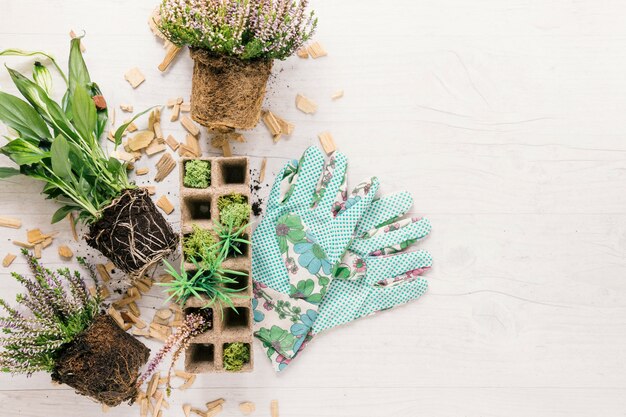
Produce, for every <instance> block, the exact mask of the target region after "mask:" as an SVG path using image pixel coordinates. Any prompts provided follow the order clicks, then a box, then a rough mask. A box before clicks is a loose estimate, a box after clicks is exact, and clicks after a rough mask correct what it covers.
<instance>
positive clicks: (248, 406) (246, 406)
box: [239, 401, 256, 416]
mask: <svg viewBox="0 0 626 417" xmlns="http://www.w3.org/2000/svg"><path fill="white" fill-rule="evenodd" d="M254 410H256V405H254V403H253V402H251V401H245V402H242V403H240V404H239V411H241V412H242V413H243V414H244V415H246V416H247V415H248V414H252V413H253V412H254Z"/></svg>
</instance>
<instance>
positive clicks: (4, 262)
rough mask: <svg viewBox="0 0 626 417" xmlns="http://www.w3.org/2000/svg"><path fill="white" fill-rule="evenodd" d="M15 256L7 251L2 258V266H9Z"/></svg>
mask: <svg viewBox="0 0 626 417" xmlns="http://www.w3.org/2000/svg"><path fill="white" fill-rule="evenodd" d="M15 258H16V256H15V255H13V254H12V253H7V254H6V256H5V257H4V259H3V260H2V266H3V267H5V268H8V267H9V266H11V264H12V263H13V261H14V260H15Z"/></svg>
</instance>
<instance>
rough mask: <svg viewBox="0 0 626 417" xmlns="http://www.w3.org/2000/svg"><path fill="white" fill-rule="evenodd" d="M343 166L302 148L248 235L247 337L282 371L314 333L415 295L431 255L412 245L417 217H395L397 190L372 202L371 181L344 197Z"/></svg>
mask: <svg viewBox="0 0 626 417" xmlns="http://www.w3.org/2000/svg"><path fill="white" fill-rule="evenodd" d="M346 168H347V160H346V157H345V155H343V154H342V153H340V152H335V153H334V154H333V155H332V156H331V158H330V160H329V161H328V162H327V163H325V158H324V155H323V154H322V152H321V151H320V150H319V149H318V148H316V147H311V148H309V149H307V150H306V152H305V153H304V155H303V156H302V158H301V159H300V161H292V162H289V163H287V164H286V165H285V166H284V167H283V169H282V170H281V171H280V173H279V174H278V176H277V177H276V181H275V183H274V185H273V187H272V189H271V192H270V196H269V199H268V201H267V208H266V213H265V216H264V218H263V220H262V221H261V223H260V224H259V225H258V226H257V228H256V230H255V231H254V234H253V235H252V276H253V279H254V288H253V293H254V298H253V299H252V307H253V309H254V321H255V331H254V335H255V336H256V337H257V338H258V339H259V340H260V341H261V342H262V344H263V348H264V349H265V350H266V352H267V356H268V357H269V359H270V360H271V361H272V364H273V365H274V368H275V369H276V370H277V371H281V370H283V369H284V368H286V367H287V366H288V365H289V363H290V362H291V361H292V360H293V359H294V358H295V357H296V356H297V355H298V354H299V353H300V352H301V351H302V350H303V348H304V347H305V346H306V344H307V343H308V342H309V341H310V340H311V339H312V338H313V337H314V336H315V335H317V334H319V333H321V332H323V331H324V330H327V329H330V328H332V327H335V326H338V325H341V324H344V323H348V322H350V321H352V320H356V319H358V318H360V317H364V316H367V315H370V314H373V313H376V312H378V311H381V310H386V309H389V308H392V307H395V306H397V305H401V304H405V303H407V302H409V301H411V300H415V299H417V298H419V297H420V296H421V295H422V294H423V293H424V292H425V291H426V288H427V285H428V284H427V282H426V281H425V280H424V279H423V278H422V277H421V274H422V273H423V272H424V271H425V270H427V269H428V268H430V266H431V264H432V258H431V256H430V254H429V253H428V252H426V251H424V250H413V249H414V248H413V246H414V244H415V243H416V242H417V241H418V240H420V239H422V238H423V237H425V236H426V235H428V233H429V232H430V228H431V226H430V222H429V221H428V220H427V219H425V218H409V217H406V218H403V216H404V215H405V214H406V213H407V211H408V210H409V209H410V208H411V206H412V204H413V199H412V197H411V195H410V194H409V193H407V192H400V193H396V194H392V195H388V196H385V197H382V198H379V199H376V198H375V196H376V192H377V190H378V186H379V183H378V179H377V178H375V177H372V178H370V179H368V180H367V181H365V182H362V183H361V184H359V185H358V186H357V187H356V188H354V190H352V192H351V193H348V192H347V184H346V181H347V174H346Z"/></svg>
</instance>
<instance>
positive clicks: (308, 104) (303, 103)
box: [296, 94, 317, 114]
mask: <svg viewBox="0 0 626 417" xmlns="http://www.w3.org/2000/svg"><path fill="white" fill-rule="evenodd" d="M296 107H297V108H298V110H300V111H302V112H303V113H306V114H313V113H315V112H316V111H317V104H315V102H313V101H312V100H310V99H308V98H306V97H305V96H303V95H302V94H298V95H297V96H296Z"/></svg>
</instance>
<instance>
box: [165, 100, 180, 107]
mask: <svg viewBox="0 0 626 417" xmlns="http://www.w3.org/2000/svg"><path fill="white" fill-rule="evenodd" d="M176 103H178V98H170V99H168V100H167V103H165V105H166V106H167V107H168V108H170V109H171V108H172V107H174V106H175V105H176Z"/></svg>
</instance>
